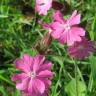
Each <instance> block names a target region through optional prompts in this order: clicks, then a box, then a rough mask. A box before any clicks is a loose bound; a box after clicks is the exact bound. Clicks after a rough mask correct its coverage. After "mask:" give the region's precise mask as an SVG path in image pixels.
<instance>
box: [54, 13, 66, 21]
mask: <svg viewBox="0 0 96 96" xmlns="http://www.w3.org/2000/svg"><path fill="white" fill-rule="evenodd" d="M53 19H54V21H57V22H61V23H63V22H65V20H64V19H63V15H62V14H61V12H60V11H56V12H55V13H54V14H53Z"/></svg>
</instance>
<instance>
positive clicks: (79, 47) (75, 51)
mask: <svg viewBox="0 0 96 96" xmlns="http://www.w3.org/2000/svg"><path fill="white" fill-rule="evenodd" d="M93 51H94V43H93V42H92V41H88V40H87V39H86V38H84V37H83V38H82V41H80V42H76V43H75V44H74V45H73V46H71V47H69V49H68V53H69V55H70V56H72V57H73V58H76V59H85V58H86V57H88V56H89V55H90V53H91V52H93Z"/></svg>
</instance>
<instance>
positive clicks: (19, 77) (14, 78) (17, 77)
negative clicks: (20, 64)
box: [11, 73, 27, 81]
mask: <svg viewBox="0 0 96 96" xmlns="http://www.w3.org/2000/svg"><path fill="white" fill-rule="evenodd" d="M26 77H27V75H26V74H25V73H21V74H15V75H13V77H12V78H11V80H12V81H18V80H22V79H25V78H26Z"/></svg>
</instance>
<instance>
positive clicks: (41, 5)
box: [12, 0, 94, 96]
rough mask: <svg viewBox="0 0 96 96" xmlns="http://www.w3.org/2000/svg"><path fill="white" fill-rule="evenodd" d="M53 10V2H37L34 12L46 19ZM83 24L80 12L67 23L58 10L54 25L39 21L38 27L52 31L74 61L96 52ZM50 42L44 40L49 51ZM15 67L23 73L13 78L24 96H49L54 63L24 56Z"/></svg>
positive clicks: (42, 0) (42, 57) (39, 0)
mask: <svg viewBox="0 0 96 96" xmlns="http://www.w3.org/2000/svg"><path fill="white" fill-rule="evenodd" d="M51 7H52V0H36V6H35V10H36V12H38V14H39V15H47V13H48V11H49V9H50V8H51ZM80 21H81V14H79V13H78V12H77V10H75V11H74V12H73V13H72V15H71V16H70V17H69V18H67V19H65V18H64V17H63V14H62V13H61V12H60V10H57V11H55V12H54V13H53V16H52V22H51V23H49V24H47V23H45V22H43V21H40V22H39V24H40V25H42V27H43V28H44V29H46V30H48V31H49V32H48V34H49V36H51V37H52V38H53V39H55V40H57V41H59V42H60V43H61V44H63V45H64V44H67V46H68V53H69V55H70V56H71V57H72V58H75V59H84V58H86V57H88V56H89V55H90V53H91V52H93V51H94V46H93V45H94V44H93V42H92V41H89V40H88V39H87V38H86V37H85V30H84V28H82V27H80V26H79V24H80ZM46 36H48V35H46ZM49 38H50V37H48V38H47V37H46V38H44V39H42V40H43V42H45V43H44V44H45V46H47V47H48V46H49V44H48V42H49V41H48V40H49ZM15 66H16V68H17V69H19V70H20V71H21V72H20V73H19V74H15V75H13V77H12V81H14V82H16V88H17V89H18V90H21V91H22V94H23V96H49V95H48V92H49V87H50V85H51V79H52V77H53V72H51V67H52V63H51V62H49V61H46V60H45V57H44V56H42V55H37V56H35V57H32V56H30V55H28V54H24V56H23V57H22V58H18V59H16V60H15Z"/></svg>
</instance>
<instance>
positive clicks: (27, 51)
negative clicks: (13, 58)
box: [21, 48, 38, 57]
mask: <svg viewBox="0 0 96 96" xmlns="http://www.w3.org/2000/svg"><path fill="white" fill-rule="evenodd" d="M24 54H29V55H31V56H35V55H37V54H38V52H37V50H35V49H27V48H25V49H23V52H21V57H22V56H23V55H24Z"/></svg>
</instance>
